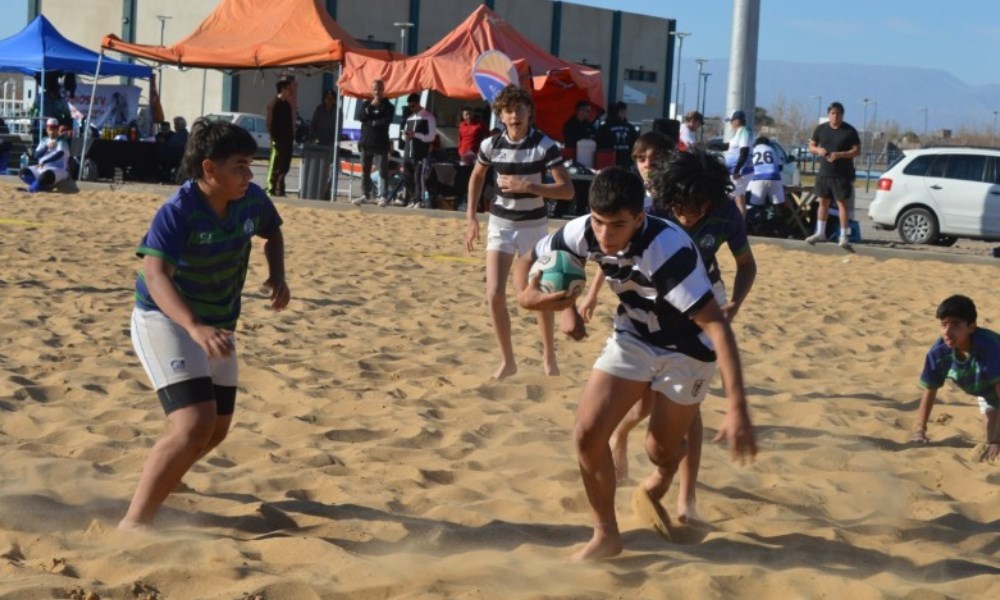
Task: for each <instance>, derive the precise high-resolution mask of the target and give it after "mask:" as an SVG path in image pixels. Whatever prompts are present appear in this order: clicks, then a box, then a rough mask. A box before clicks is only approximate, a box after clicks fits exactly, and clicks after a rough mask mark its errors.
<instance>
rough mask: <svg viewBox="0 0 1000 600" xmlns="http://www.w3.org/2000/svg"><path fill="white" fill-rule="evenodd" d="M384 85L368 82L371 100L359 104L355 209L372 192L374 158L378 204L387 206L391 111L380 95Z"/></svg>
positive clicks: (373, 187)
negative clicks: (358, 178)
mask: <svg viewBox="0 0 1000 600" xmlns="http://www.w3.org/2000/svg"><path fill="white" fill-rule="evenodd" d="M384 91H385V84H384V83H382V80H381V79H376V80H375V81H373V82H372V99H371V100H365V101H364V102H363V103H362V104H361V116H360V117H359V118H358V120H359V121H361V139H360V140H358V148H359V149H360V150H361V193H362V195H361V196H359V197H357V198H355V199H354V200H352V202H353V203H354V204H355V205H356V206H361V205H362V204H364V203H365V202H368V201H369V200H371V197H372V192H373V191H374V189H375V185H374V182H373V181H372V176H371V173H372V164H373V162H374V159H375V157H376V156H377V157H378V205H379V206H386V205H387V204H388V202H389V201H388V195H387V191H388V188H389V126H390V125H392V118H393V116H394V115H395V112H396V111H395V109H394V108H393V106H392V103H390V102H389V101H388V100H387V99H386V98H385V96H383V93H384Z"/></svg>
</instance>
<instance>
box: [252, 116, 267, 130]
mask: <svg viewBox="0 0 1000 600" xmlns="http://www.w3.org/2000/svg"><path fill="white" fill-rule="evenodd" d="M253 126H254V127H256V128H257V131H267V123H266V122H264V119H261V118H260V117H254V119H253Z"/></svg>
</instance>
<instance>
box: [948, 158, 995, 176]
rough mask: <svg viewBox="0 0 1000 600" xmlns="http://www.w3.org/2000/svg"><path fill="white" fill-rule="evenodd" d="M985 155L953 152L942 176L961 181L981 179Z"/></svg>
mask: <svg viewBox="0 0 1000 600" xmlns="http://www.w3.org/2000/svg"><path fill="white" fill-rule="evenodd" d="M985 170H986V157H985V156H983V155H981V154H953V155H951V157H950V158H949V159H948V167H947V168H946V169H945V172H944V176H945V177H947V178H948V179H961V180H962V181H982V180H983V172H984V171H985Z"/></svg>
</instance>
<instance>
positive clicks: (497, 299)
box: [486, 284, 507, 307]
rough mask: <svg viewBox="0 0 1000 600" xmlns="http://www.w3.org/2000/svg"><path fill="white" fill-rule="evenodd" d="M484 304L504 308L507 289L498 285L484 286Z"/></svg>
mask: <svg viewBox="0 0 1000 600" xmlns="http://www.w3.org/2000/svg"><path fill="white" fill-rule="evenodd" d="M486 302H487V303H488V304H489V305H490V306H491V307H492V306H504V305H505V304H506V303H507V287H506V286H504V285H499V284H489V285H487V286H486Z"/></svg>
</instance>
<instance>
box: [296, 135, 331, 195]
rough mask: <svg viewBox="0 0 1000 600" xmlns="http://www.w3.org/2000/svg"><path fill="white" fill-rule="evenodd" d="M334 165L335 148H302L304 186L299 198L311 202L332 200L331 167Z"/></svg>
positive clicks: (301, 188) (308, 146) (317, 145)
mask: <svg viewBox="0 0 1000 600" xmlns="http://www.w3.org/2000/svg"><path fill="white" fill-rule="evenodd" d="M332 164H333V146H325V145H321V144H306V145H305V146H303V148H302V185H301V186H300V188H299V198H306V199H309V200H329V199H330V165H332Z"/></svg>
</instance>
